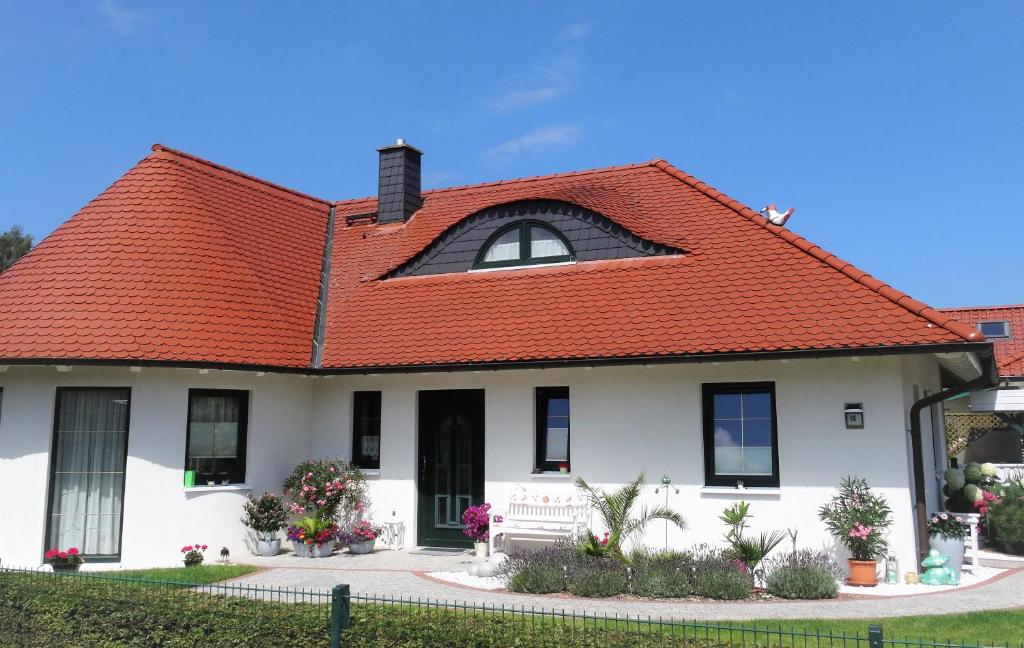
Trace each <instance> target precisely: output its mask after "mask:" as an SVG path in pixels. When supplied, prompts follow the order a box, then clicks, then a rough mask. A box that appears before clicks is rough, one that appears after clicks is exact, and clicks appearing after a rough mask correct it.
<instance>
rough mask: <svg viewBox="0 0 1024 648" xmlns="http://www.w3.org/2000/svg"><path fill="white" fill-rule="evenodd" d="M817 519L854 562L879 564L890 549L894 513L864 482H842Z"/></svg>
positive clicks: (851, 478)
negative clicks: (889, 532)
mask: <svg viewBox="0 0 1024 648" xmlns="http://www.w3.org/2000/svg"><path fill="white" fill-rule="evenodd" d="M818 518H819V519H821V521H822V522H824V523H825V526H826V527H828V530H829V532H830V533H831V534H832V535H833V536H834V537H835V538H836V540H838V541H839V542H841V543H842V544H843V545H845V546H846V548H847V549H849V550H850V553H851V554H852V555H853V559H854V560H876V559H877V558H878V557H879V556H883V555H885V552H886V549H888V546H889V545H888V542H886V539H885V531H886V529H888V528H889V526H890V525H892V511H891V510H890V509H889V503H888V502H887V501H886V499H885V498H884V497H883V496H881V495H876V494H875V493H874V492H872V490H871V488H870V487H869V486H868V483H867V482H866V481H865V480H863V479H859V478H856V477H846V478H845V479H843V481H842V483H841V484H840V485H839V491H838V492H837V493H836V494H835V495H834V496H833V497H832V499H831V501H829V502H828V503H827V504H825V505H824V506H822V507H821V508H820V509H818Z"/></svg>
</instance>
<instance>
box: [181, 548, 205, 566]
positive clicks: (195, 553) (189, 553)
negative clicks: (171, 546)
mask: <svg viewBox="0 0 1024 648" xmlns="http://www.w3.org/2000/svg"><path fill="white" fill-rule="evenodd" d="M207 549H208V547H207V546H206V545H204V544H194V545H185V546H184V547H182V548H181V553H182V554H184V558H182V560H184V562H185V566H186V567H196V566H198V565H202V564H203V560H205V559H206V556H205V555H204V553H203V552H204V551H206V550H207Z"/></svg>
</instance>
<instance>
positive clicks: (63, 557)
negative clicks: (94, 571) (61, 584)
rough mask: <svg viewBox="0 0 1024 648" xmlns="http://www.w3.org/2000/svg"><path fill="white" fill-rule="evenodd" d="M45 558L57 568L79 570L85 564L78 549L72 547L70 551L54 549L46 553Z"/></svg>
mask: <svg viewBox="0 0 1024 648" xmlns="http://www.w3.org/2000/svg"><path fill="white" fill-rule="evenodd" d="M43 558H45V559H46V562H48V563H50V564H51V565H53V566H54V567H56V568H61V567H64V568H68V569H78V568H79V567H80V566H81V565H82V563H84V562H85V559H84V558H82V554H81V553H80V552H79V551H78V548H77V547H70V548H68V549H58V548H56V547H54V548H53V549H50V550H49V551H47V552H46V553H44V554H43Z"/></svg>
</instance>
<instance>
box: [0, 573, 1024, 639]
mask: <svg viewBox="0 0 1024 648" xmlns="http://www.w3.org/2000/svg"><path fill="white" fill-rule="evenodd" d="M40 637H42V638H43V639H44V640H45V641H43V643H44V644H46V645H53V646H65V645H66V646H88V645H115V646H116V645H125V646H136V645H138V646H143V645H145V646H149V645H161V646H179V645H180V646H186V645H187V646H220V645H245V646H278V645H302V646H303V647H304V648H307V647H309V646H324V647H327V646H330V647H331V648H340V647H341V646H346V647H347V646H473V647H476V646H481V647H484V646H493V647H503V646H579V647H583V646H587V647H589V646H616V647H619V646H622V647H627V646H671V647H676V646H680V647H681V646H686V647H688V648H697V647H700V648H714V647H718V646H722V647H725V646H729V647H733V646H736V647H742V648H747V647H749V648H760V647H774V646H779V647H793V648H826V647H827V648H890V647H891V648H911V647H915V648H981V647H980V646H969V645H968V644H963V643H956V642H951V643H943V642H935V641H916V640H907V639H899V640H895V639H891V638H887V637H885V636H884V635H883V631H882V628H881V627H879V626H868V625H867V624H865V626H864V629H863V632H862V633H859V634H845V633H840V632H831V631H828V630H820V631H818V630H814V631H808V630H804V629H800V628H795V627H790V628H786V627H783V626H781V625H780V626H778V627H753V626H750V625H747V624H733V623H717V624H716V623H696V622H683V621H676V620H663V619H655V618H641V617H621V616H619V617H617V616H602V615H590V614H586V613H582V614H581V613H573V612H564V611H563V612H559V611H553V610H548V609H545V610H539V609H535V608H526V607H501V606H481V605H469V604H464V603H457V602H449V601H436V600H420V599H404V598H393V597H385V596H374V595H365V594H352V593H351V592H350V589H349V586H348V585H338V586H336V587H334V588H333V589H332V590H319V589H300V588H278V587H264V586H251V585H238V584H220V583H218V584H196V583H190V582H186V581H181V580H175V579H166V580H154V579H148V578H136V577H133V576H131V575H121V574H118V573H116V572H113V573H111V572H107V573H103V572H79V573H56V574H55V573H52V572H49V571H40V570H28V569H0V645H3V646H6V645H25V644H29V643H30V642H32V645H40V642H39V641H33V640H34V639H38V638H40ZM5 640H6V642H5ZM1020 648H1024V645H1020Z"/></svg>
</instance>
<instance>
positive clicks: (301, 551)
mask: <svg viewBox="0 0 1024 648" xmlns="http://www.w3.org/2000/svg"><path fill="white" fill-rule="evenodd" d="M292 553H294V554H295V555H296V556H298V557H299V558H309V545H307V544H306V543H305V542H299V541H298V540H292Z"/></svg>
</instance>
